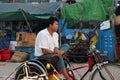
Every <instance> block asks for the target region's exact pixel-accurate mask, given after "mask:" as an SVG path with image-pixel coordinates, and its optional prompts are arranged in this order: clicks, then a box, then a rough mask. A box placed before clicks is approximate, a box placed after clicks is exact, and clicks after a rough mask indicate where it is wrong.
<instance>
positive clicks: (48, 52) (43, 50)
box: [41, 48, 54, 54]
mask: <svg viewBox="0 0 120 80" xmlns="http://www.w3.org/2000/svg"><path fill="white" fill-rule="evenodd" d="M41 50H42V52H43V53H44V54H54V52H53V51H51V50H49V49H45V48H41Z"/></svg>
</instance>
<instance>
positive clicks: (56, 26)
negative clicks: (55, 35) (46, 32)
mask: <svg viewBox="0 0 120 80" xmlns="http://www.w3.org/2000/svg"><path fill="white" fill-rule="evenodd" d="M51 29H52V31H53V32H56V31H57V30H58V22H57V21H54V23H53V24H52V25H51Z"/></svg>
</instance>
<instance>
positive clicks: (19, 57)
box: [11, 51, 29, 62]
mask: <svg viewBox="0 0 120 80" xmlns="http://www.w3.org/2000/svg"><path fill="white" fill-rule="evenodd" d="M28 57H29V54H28V53H26V52H21V51H15V52H14V54H13V56H12V57H11V61H13V62H23V61H25V60H27V59H28Z"/></svg>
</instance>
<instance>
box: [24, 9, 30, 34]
mask: <svg viewBox="0 0 120 80" xmlns="http://www.w3.org/2000/svg"><path fill="white" fill-rule="evenodd" d="M22 14H23V17H24V18H25V21H26V23H27V25H28V27H29V28H30V32H32V29H31V27H30V24H29V22H28V20H27V17H26V15H25V13H24V11H23V10H22Z"/></svg>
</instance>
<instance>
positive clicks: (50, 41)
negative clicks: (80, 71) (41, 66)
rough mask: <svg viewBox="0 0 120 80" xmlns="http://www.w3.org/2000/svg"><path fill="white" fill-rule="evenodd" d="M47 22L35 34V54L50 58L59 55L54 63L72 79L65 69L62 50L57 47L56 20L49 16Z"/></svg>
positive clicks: (65, 75)
mask: <svg viewBox="0 0 120 80" xmlns="http://www.w3.org/2000/svg"><path fill="white" fill-rule="evenodd" d="M48 24H49V25H48V27H47V28H46V29H43V30H41V31H40V32H39V33H38V34H37V37H36V42H35V56H37V57H42V58H50V57H52V56H53V55H57V56H59V61H58V62H57V63H56V64H57V66H58V69H59V70H60V71H61V72H62V74H63V75H64V77H65V78H66V79H67V80H72V79H71V78H70V77H69V76H68V74H67V71H66V69H65V64H64V60H63V58H62V55H63V54H64V51H62V50H59V49H58V48H59V44H58V34H57V33H56V31H57V30H58V20H57V19H56V18H54V17H51V18H50V19H49V21H48Z"/></svg>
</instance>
